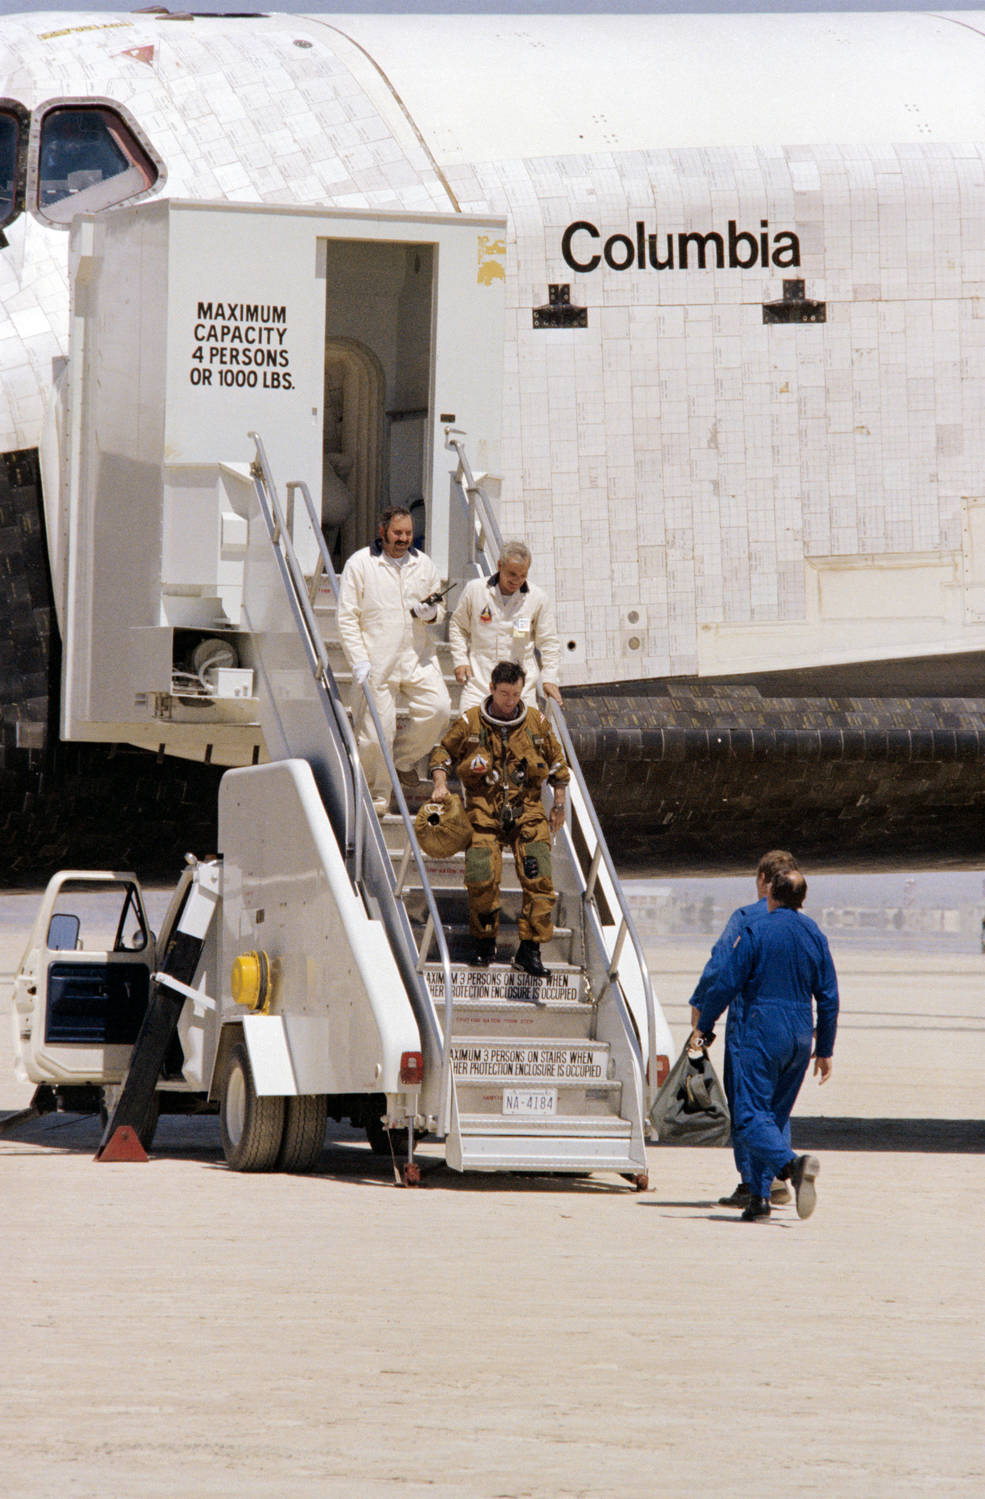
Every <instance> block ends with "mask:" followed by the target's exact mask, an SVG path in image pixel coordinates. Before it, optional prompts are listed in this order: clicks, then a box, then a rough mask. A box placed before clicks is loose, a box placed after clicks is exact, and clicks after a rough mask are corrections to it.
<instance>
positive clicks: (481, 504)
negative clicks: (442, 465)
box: [445, 427, 503, 562]
mask: <svg viewBox="0 0 985 1499" xmlns="http://www.w3.org/2000/svg"><path fill="white" fill-rule="evenodd" d="M445 447H446V448H449V449H451V450H452V451H453V452H454V453H455V454H456V455H457V457H458V468H457V470H456V472H455V475H454V478H455V483H456V484H457V485H458V487H459V489H460V490H461V491H462V495H463V497H464V499H465V503H466V506H467V508H468V513H469V558H468V560H469V561H470V562H476V561H477V560H478V559H477V557H476V546H477V544H478V545H479V546H482V543H483V532H485V533H486V534H487V536H488V538H489V540H490V541H491V542H492V543H493V546H494V548H495V552H494V553H493V554H492V556H491V557H490V554H489V552H488V551H487V552H486V556H487V557H489V558H490V560H491V561H493V562H495V560H496V558H497V557H499V556H500V554H501V552H502V550H503V533H502V532H501V531H500V529H499V523H498V521H497V520H496V515H495V512H494V511H493V508H492V506H491V505H490V503H489V497H488V495H487V494H486V492H485V490H484V489H483V488H482V486H481V485H480V484H477V483H476V482H475V477H474V475H473V473H472V469H471V466H470V464H469V460H468V458H467V457H466V453H465V433H464V432H459V431H458V430H457V429H456V428H455V427H446V428H445ZM484 550H485V549H484Z"/></svg>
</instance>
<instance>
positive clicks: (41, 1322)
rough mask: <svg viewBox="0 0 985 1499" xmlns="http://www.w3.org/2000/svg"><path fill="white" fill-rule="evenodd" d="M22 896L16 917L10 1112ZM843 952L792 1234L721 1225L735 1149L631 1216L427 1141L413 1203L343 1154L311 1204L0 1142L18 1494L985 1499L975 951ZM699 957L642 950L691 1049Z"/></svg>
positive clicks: (0, 1433)
mask: <svg viewBox="0 0 985 1499" xmlns="http://www.w3.org/2000/svg"><path fill="white" fill-rule="evenodd" d="M36 901H37V897H36V896H30V895H23V894H16V895H11V896H0V1111H11V1110H13V1109H16V1108H18V1107H21V1106H22V1105H23V1103H24V1102H26V1100H27V1098H28V1097H29V1096H30V1091H31V1090H30V1089H29V1088H27V1089H25V1088H24V1087H21V1086H18V1085H17V1084H16V1083H14V1082H13V1081H12V1074H11V1067H10V1041H9V1034H8V1033H9V1016H8V1012H9V978H10V976H11V974H12V971H13V969H14V967H15V964H16V962H17V961H18V959H19V956H20V952H21V948H22V946H23V942H24V938H25V935H26V931H27V928H28V926H29V923H30V920H31V918H32V917H33V913H34V909H35V907H36ZM832 946H833V950H834V954H835V959H836V962H838V963H839V971H840V978H841V987H842V1007H843V1008H842V1016H843V1018H842V1024H841V1027H840V1031H839V1038H838V1047H837V1050H836V1055H835V1072H834V1076H833V1078H832V1080H831V1081H830V1082H829V1083H828V1084H827V1085H826V1086H825V1087H824V1088H823V1089H821V1088H818V1086H817V1085H816V1084H815V1083H814V1082H813V1081H811V1080H808V1082H807V1083H806V1084H805V1086H804V1090H803V1092H802V1094H801V1098H800V1103H799V1106H798V1111H797V1113H796V1114H795V1118H794V1144H795V1147H797V1148H800V1149H808V1148H809V1149H811V1150H814V1151H816V1153H817V1154H818V1155H819V1157H820V1160H821V1175H820V1177H819V1180H818V1207H817V1211H816V1212H815V1214H814V1216H813V1218H811V1219H810V1220H809V1221H808V1222H806V1223H801V1222H800V1221H799V1220H798V1219H797V1217H796V1214H795V1212H794V1210H793V1209H792V1208H786V1209H781V1210H779V1211H776V1212H774V1215H773V1217H772V1219H771V1220H770V1221H769V1222H768V1223H766V1224H742V1223H740V1222H739V1220H738V1215H737V1214H736V1213H735V1212H733V1211H730V1210H728V1209H725V1208H720V1207H718V1205H717V1198H718V1196H719V1194H720V1193H723V1192H727V1191H730V1190H731V1188H732V1186H733V1185H734V1172H733V1166H732V1161H731V1153H730V1152H728V1151H726V1150H695V1149H687V1148H674V1147H654V1148H652V1149H651V1151H650V1173H651V1176H650V1181H651V1190H650V1191H649V1192H647V1193H644V1194H637V1193H635V1192H633V1191H632V1190H631V1189H630V1188H629V1187H627V1186H626V1184H625V1183H623V1182H621V1181H619V1180H618V1179H616V1178H612V1177H605V1176H598V1177H594V1178H586V1179H570V1178H564V1177H540V1178H533V1179H530V1178H524V1177H520V1176H512V1177H510V1176H507V1177H481V1176H473V1177H468V1178H463V1177H460V1176H456V1175H454V1174H453V1173H451V1172H449V1171H447V1170H446V1169H445V1167H444V1166H443V1164H442V1163H441V1159H440V1151H439V1150H438V1149H437V1147H435V1146H433V1145H430V1144H425V1145H424V1146H423V1147H422V1151H421V1160H422V1165H423V1168H424V1182H423V1185H422V1187H421V1188H420V1189H419V1190H399V1189H397V1188H396V1187H394V1185H393V1181H392V1171H391V1170H390V1168H389V1166H388V1164H387V1163H385V1162H383V1161H381V1160H380V1159H379V1158H378V1157H374V1156H372V1155H371V1154H370V1152H369V1150H368V1147H367V1146H366V1145H365V1144H364V1143H363V1141H362V1137H361V1135H360V1136H357V1135H355V1134H354V1133H353V1132H351V1131H348V1130H346V1129H338V1128H337V1127H335V1126H332V1127H330V1133H329V1136H328V1138H327V1140H326V1146H325V1151H324V1154H323V1156H322V1160H321V1163H320V1166H319V1169H318V1171H317V1173H316V1174H314V1175H313V1176H310V1177H289V1176H274V1175H270V1176H248V1175H237V1174H235V1173H233V1172H230V1171H228V1170H227V1169H226V1168H225V1166H224V1164H223V1161H222V1155H221V1151H220V1148H219V1134H218V1125H217V1122H216V1121H214V1120H212V1119H200V1120H168V1119H165V1120H164V1121H162V1124H161V1126H160V1128H159V1131H158V1135H157V1139H156V1141H155V1147H154V1154H153V1157H152V1159H151V1160H150V1162H149V1163H148V1164H146V1165H98V1166H97V1165H95V1164H93V1162H92V1159H91V1157H92V1154H93V1151H94V1150H95V1148H96V1145H97V1143H98V1138H99V1126H98V1122H97V1121H95V1120H93V1119H79V1118H77V1117H75V1116H61V1117H58V1116H55V1117H51V1116H49V1117H48V1118H45V1119H43V1120H41V1121H38V1122H35V1123H33V1124H30V1125H26V1126H24V1127H22V1128H20V1129H19V1130H18V1132H17V1133H16V1134H14V1135H13V1137H7V1138H5V1139H2V1140H0V1179H2V1184H3V1185H2V1203H3V1220H2V1230H0V1234H2V1237H0V1245H2V1263H3V1281H2V1287H3V1289H2V1328H3V1358H4V1364H5V1367H6V1369H7V1378H6V1381H5V1384H6V1388H5V1391H4V1402H3V1404H4V1420H3V1422H2V1427H0V1494H2V1496H3V1499H55V1496H57V1499H106V1496H107V1495H112V1496H114V1499H152V1496H153V1499H157V1496H161V1499H164V1496H167V1499H213V1496H215V1499H220V1496H221V1499H225V1496H229V1499H255V1496H261V1495H262V1496H277V1499H302V1496H303V1499H308V1496H312V1499H334V1496H346V1499H348V1496H353V1499H356V1496H359V1499H362V1496H389V1495H401V1496H427V1499H463V1496H465V1499H467V1496H473V1495H474V1496H481V1499H521V1496H523V1499H526V1496H531V1499H532V1496H537V1499H542V1496H543V1499H574V1496H578V1499H588V1496H591V1499H596V1496H604V1499H635V1496H641V1499H642V1496H647V1499H651V1496H659V1499H662V1496H665V1495H677V1494H701V1495H704V1496H706V1499H721V1496H728V1499H732V1496H735V1499H745V1496H750V1499H753V1496H755V1499H773V1496H775V1499H791V1496H794V1499H799V1496H815V1495H816V1496H819V1499H821V1496H823V1499H848V1496H856V1495H857V1496H860V1499H861V1496H865V1499H911V1496H912V1499H918V1496H919V1499H924V1496H928V1499H930V1496H933V1499H945V1496H949V1495H953V1496H957V1495H960V1496H966V1495H967V1496H971V1495H974V1496H976V1499H977V1496H978V1495H980V1494H981V1493H983V1492H985V1438H983V1431H985V1424H983V1419H982V1416H983V1398H982V1397H983V1386H985V1380H983V1373H985V1335H983V1332H982V1307H983V1290H985V1275H983V1251H985V1234H983V1208H982V1179H983V1178H982V1169H981V1168H982V1153H983V1150H985V1130H983V1127H982V1122H981V1120H982V1115H983V1112H985V1111H983V1077H985V1066H983V1064H985V1002H983V990H985V956H979V955H977V954H976V955H970V954H964V955H958V956H948V957H941V956H940V955H936V954H932V953H913V952H907V953H906V954H900V955H899V956H898V957H893V956H892V955H890V956H887V955H886V954H885V953H869V952H864V951H863V952H846V953H842V954H839V950H838V947H837V944H836V943H833V944H832ZM705 955H706V952H705V949H704V947H698V946H683V945H680V944H676V943H675V944H668V945H666V946H663V947H661V948H660V949H655V950H653V951H651V954H650V957H651V965H652V970H653V974H654V981H655V985H656V988H657V992H658V994H659V995H660V997H661V999H662V1001H663V1003H664V1006H665V1008H666V1011H667V1014H668V1018H669V1019H670V1022H671V1025H672V1026H673V1028H674V1034H675V1036H676V1037H677V1038H678V1039H679V1040H681V1041H682V1040H683V1037H684V1034H685V1026H686V1009H685V1001H686V999H687V996H688V994H689V993H690V990H691V987H692V985H693V983H694V980H695V978H696V976H697V974H698V972H699V971H700V968H701V965H702V963H703V961H704V957H705ZM839 959H840V961H839ZM716 1051H717V1052H718V1056H717V1058H716V1060H717V1063H718V1065H720V1063H721V1055H720V1047H717V1048H716Z"/></svg>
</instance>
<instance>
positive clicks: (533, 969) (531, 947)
mask: <svg viewBox="0 0 985 1499" xmlns="http://www.w3.org/2000/svg"><path fill="white" fill-rule="evenodd" d="M513 967H514V968H522V969H523V972H524V973H529V974H530V976H531V978H535V979H543V978H546V977H547V969H546V968H545V967H544V965H543V963H542V962H541V959H540V943H539V942H531V941H530V939H529V938H527V937H524V938H523V940H522V941H521V943H520V946H519V947H518V948H517V950H516V955H515V957H514V959H513Z"/></svg>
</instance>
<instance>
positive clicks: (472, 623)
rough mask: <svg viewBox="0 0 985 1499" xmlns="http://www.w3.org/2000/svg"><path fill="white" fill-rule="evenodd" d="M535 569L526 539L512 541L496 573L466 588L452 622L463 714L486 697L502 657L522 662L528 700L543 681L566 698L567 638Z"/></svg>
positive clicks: (556, 694)
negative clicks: (531, 576)
mask: <svg viewBox="0 0 985 1499" xmlns="http://www.w3.org/2000/svg"><path fill="white" fill-rule="evenodd" d="M529 571H530V549H529V548H528V547H527V546H525V545H524V543H523V542H522V541H506V542H504V543H503V550H502V554H501V556H500V559H499V563H498V565H497V570H496V572H494V573H493V575H492V577H491V578H473V579H472V580H471V582H470V583H467V584H466V585H465V587H464V589H463V590H462V596H461V598H460V599H459V601H458V607H457V608H456V610H455V612H454V614H453V615H452V617H451V619H450V620H449V622H448V640H449V643H450V645H451V659H452V665H453V666H454V668H455V679H456V681H458V682H461V684H462V696H461V700H460V702H459V711H460V712H462V713H465V712H466V711H467V710H468V709H469V708H476V707H478V706H479V704H480V703H483V702H484V701H485V699H486V697H487V695H488V692H489V686H488V684H489V678H490V676H491V675H492V669H493V667H494V666H495V665H496V664H497V662H500V661H515V662H516V664H517V666H522V668H523V670H524V672H525V673H526V681H525V683H524V687H523V701H524V702H525V703H529V704H534V703H536V700H537V683H538V680H539V681H540V690H541V691H542V692H543V693H545V694H546V696H547V697H552V698H553V699H554V701H555V702H556V703H560V701H561V689H560V688H559V687H558V668H559V666H560V664H561V641H560V638H559V636H558V632H557V625H556V624H555V623H554V610H553V609H552V608H551V605H550V601H549V600H548V597H547V595H546V593H545V592H544V590H543V589H542V588H538V587H537V586H536V584H534V583H528V582H527V574H528V572H529ZM535 647H536V649H537V650H538V651H539V652H540V660H541V666H540V669H538V666H537V658H536V656H535V655H534V648H535Z"/></svg>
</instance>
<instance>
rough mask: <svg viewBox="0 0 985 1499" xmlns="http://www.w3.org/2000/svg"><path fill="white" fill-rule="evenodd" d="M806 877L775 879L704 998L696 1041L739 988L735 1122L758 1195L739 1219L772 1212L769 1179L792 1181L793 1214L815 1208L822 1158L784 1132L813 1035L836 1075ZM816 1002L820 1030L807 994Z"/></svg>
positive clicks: (823, 1071) (821, 946)
mask: <svg viewBox="0 0 985 1499" xmlns="http://www.w3.org/2000/svg"><path fill="white" fill-rule="evenodd" d="M806 894H807V881H806V880H805V879H804V876H803V875H802V874H801V873H800V871H799V870H796V869H793V870H788V871H785V872H781V873H780V874H777V875H775V876H774V877H773V880H772V883H771V884H770V888H769V891H768V892H767V896H766V905H767V915H766V916H765V917H763V918H761V919H760V920H759V921H753V922H750V923H748V924H747V925H746V926H745V927H744V928H743V930H742V932H741V933H740V935H739V936H738V938H737V939H736V942H735V945H734V947H733V948H732V951H731V953H730V954H729V956H728V957H727V958H726V959H725V961H724V962H723V963H722V964H721V966H720V967H719V968H718V970H717V971H716V973H715V974H714V975H713V976H712V978H711V980H710V982H709V984H708V987H707V989H706V991H705V994H704V997H703V999H702V1002H701V1007H700V1011H699V1015H698V1023H697V1026H696V1027H695V1029H694V1031H693V1032H692V1035H691V1045H692V1046H694V1047H700V1046H703V1045H704V1044H705V1036H706V1035H708V1034H709V1033H710V1032H711V1030H712V1028H713V1026H714V1024H715V1021H716V1020H717V1019H718V1017H719V1015H721V1013H722V1011H723V1010H724V1009H725V1008H726V1007H727V1005H728V1004H729V1003H730V1002H731V1001H732V999H733V997H734V996H735V995H739V996H741V1002H742V1028H741V1032H740V1035H739V1042H738V1046H737V1047H736V1048H735V1051H734V1055H733V1059H732V1066H733V1076H732V1087H733V1095H734V1100H735V1106H734V1114H733V1120H732V1124H733V1130H734V1133H735V1135H736V1138H737V1140H738V1143H739V1144H740V1145H741V1146H743V1147H744V1148H745V1149H746V1150H747V1151H748V1152H749V1156H750V1163H751V1166H752V1170H753V1181H752V1188H753V1191H752V1196H751V1197H750V1199H749V1204H748V1206H747V1207H746V1208H745V1209H744V1211H743V1214H742V1217H743V1220H744V1221H745V1222H747V1223H749V1222H755V1221H756V1220H757V1219H763V1218H768V1217H769V1215H770V1203H769V1190H770V1184H771V1182H772V1180H773V1178H774V1177H775V1176H776V1177H779V1178H780V1179H781V1181H789V1182H790V1184H791V1186H792V1187H793V1189H794V1193H795V1196H796V1199H797V1216H798V1217H800V1218H809V1217H810V1215H811V1213H813V1211H814V1204H815V1201H816V1191H815V1187H814V1182H815V1180H816V1178H817V1174H818V1171H819V1170H820V1166H819V1163H818V1161H817V1158H816V1156H812V1155H796V1154H795V1153H794V1152H793V1150H791V1148H790V1140H789V1135H785V1133H784V1131H785V1129H786V1126H787V1125H788V1123H789V1120H790V1111H791V1109H792V1108H793V1106H794V1103H795V1101H796V1098H797V1094H798V1093H799V1092H800V1085H801V1083H802V1082H803V1081H804V1077H805V1076H806V1073H807V1068H808V1064H809V1062H810V1058H811V1045H812V1042H814V1043H815V1044H814V1074H815V1076H817V1077H819V1078H820V1081H821V1082H822V1083H825V1082H827V1080H828V1078H829V1077H830V1076H831V1058H832V1054H833V1052H834V1043H835V1031H836V1029H837V1024H838V980H837V978H836V976H835V969H834V963H833V962H832V960H831V952H830V950H829V948H828V943H827V939H826V937H825V935H824V933H823V932H822V931H821V929H820V927H818V926H817V925H815V923H814V922H813V921H812V920H811V919H810V917H809V916H805V915H803V913H802V912H801V910H800V907H801V906H802V905H803V903H804V896H805V895H806ZM812 999H813V1000H815V1001H816V1003H817V1036H816V1042H815V1036H814V1014H813V1009H812V1006H811V1001H812Z"/></svg>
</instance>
